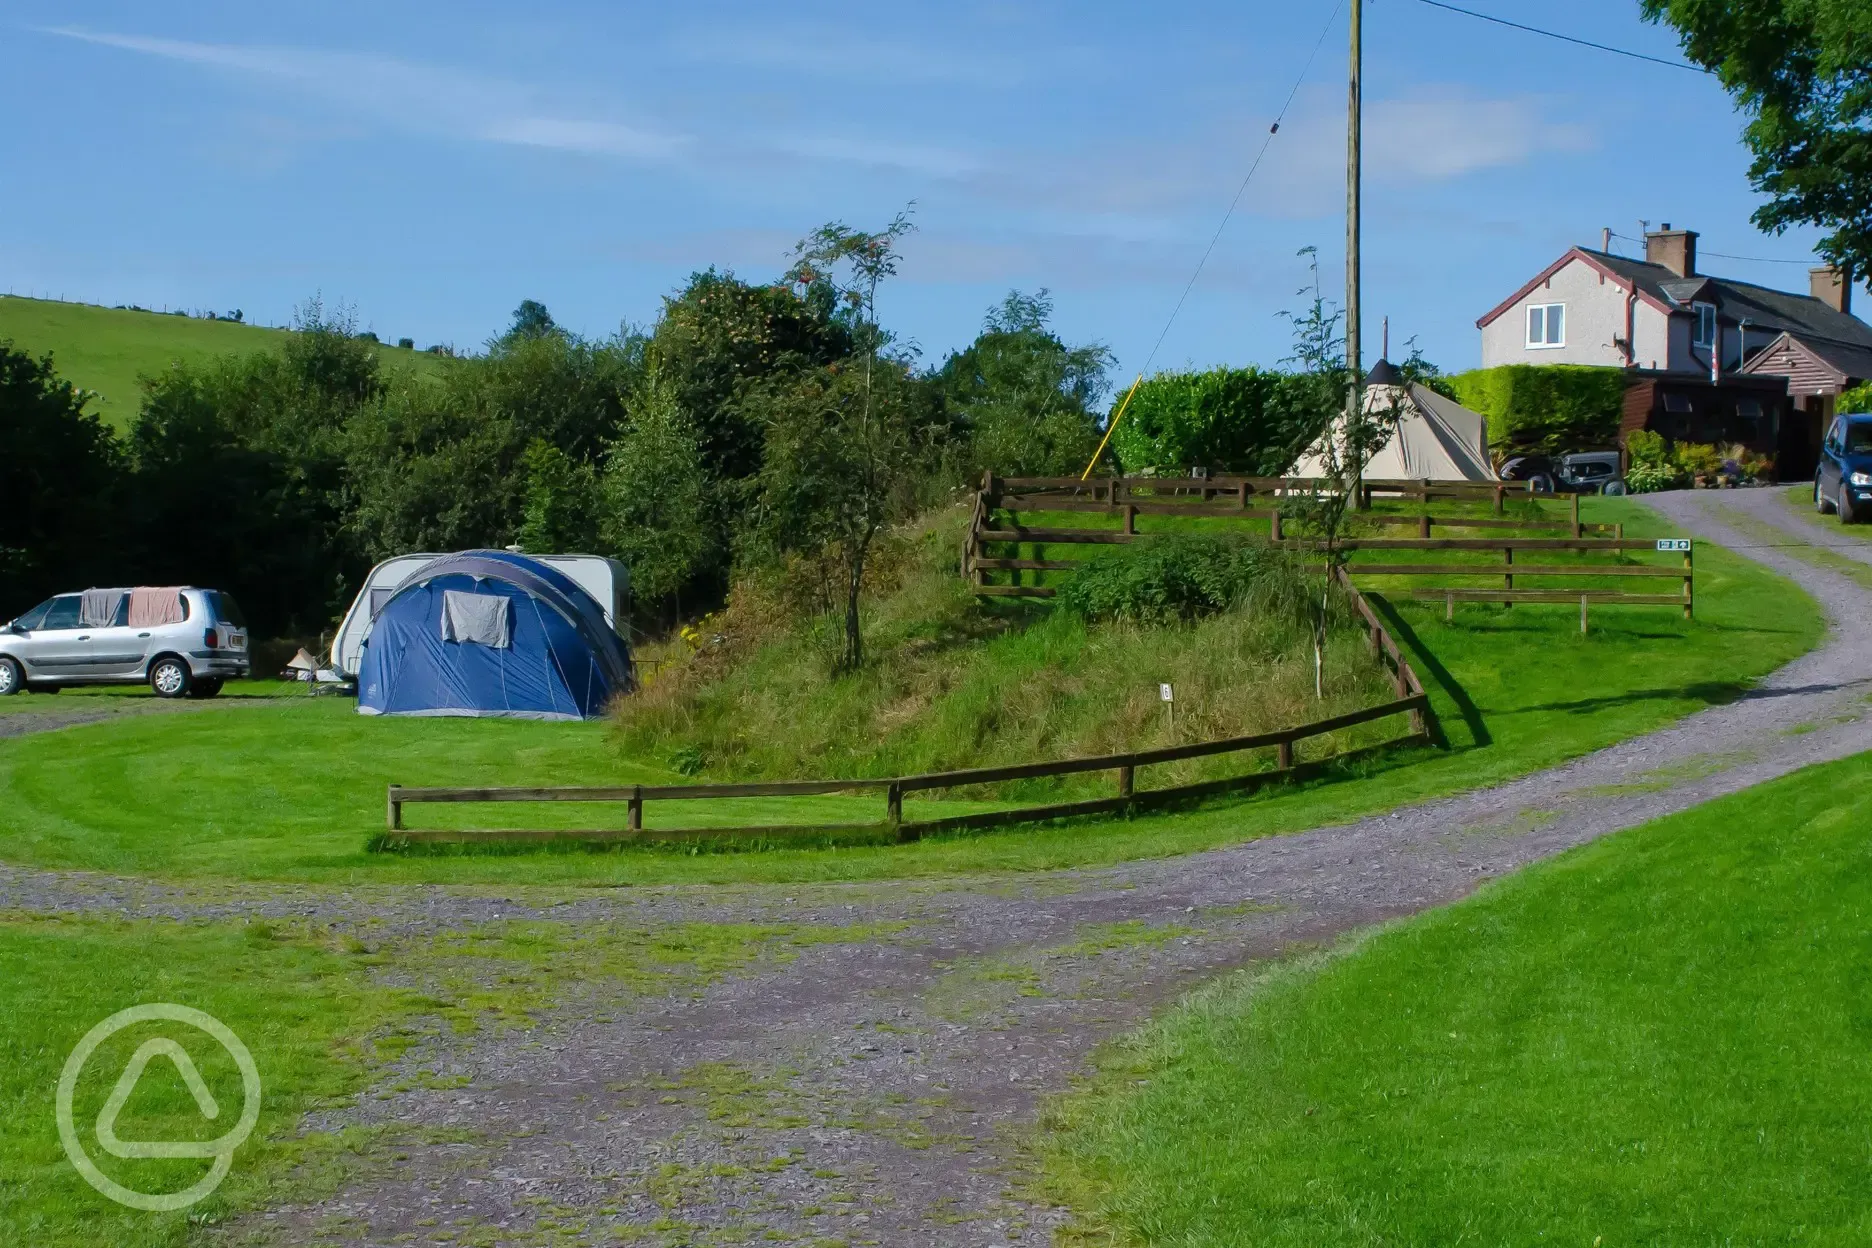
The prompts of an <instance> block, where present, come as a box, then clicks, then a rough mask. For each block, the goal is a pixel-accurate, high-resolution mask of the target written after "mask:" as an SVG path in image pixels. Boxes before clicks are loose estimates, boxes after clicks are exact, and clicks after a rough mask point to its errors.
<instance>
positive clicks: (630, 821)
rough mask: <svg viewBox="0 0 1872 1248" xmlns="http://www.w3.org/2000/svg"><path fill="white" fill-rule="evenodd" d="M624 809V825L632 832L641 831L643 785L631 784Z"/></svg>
mask: <svg viewBox="0 0 1872 1248" xmlns="http://www.w3.org/2000/svg"><path fill="white" fill-rule="evenodd" d="M625 811H626V817H625V821H624V822H625V826H626V827H628V828H629V829H630V830H631V831H633V832H641V831H643V785H641V784H634V785H632V786H631V795H630V800H629V804H628V805H627V806H626V807H625Z"/></svg>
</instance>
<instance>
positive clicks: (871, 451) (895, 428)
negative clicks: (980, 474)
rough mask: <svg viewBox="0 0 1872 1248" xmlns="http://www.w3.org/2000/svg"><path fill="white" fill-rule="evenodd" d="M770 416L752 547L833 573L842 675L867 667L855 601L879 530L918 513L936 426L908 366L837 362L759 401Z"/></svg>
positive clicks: (886, 360)
mask: <svg viewBox="0 0 1872 1248" xmlns="http://www.w3.org/2000/svg"><path fill="white" fill-rule="evenodd" d="M762 397H763V405H764V407H765V409H766V410H767V412H768V425H767V440H766V459H765V462H764V463H763V464H762V467H761V475H760V480H759V484H760V495H759V509H758V513H757V514H758V517H759V527H758V529H757V531H756V534H755V535H754V540H755V542H756V543H758V545H760V546H762V547H765V548H766V549H767V550H769V551H771V552H773V553H778V554H794V555H801V556H804V557H806V558H808V559H816V560H821V561H822V562H823V563H824V564H825V565H827V566H829V567H831V568H832V569H834V570H835V572H836V580H837V584H838V590H837V594H836V597H837V598H838V599H840V600H842V603H843V607H844V616H845V644H844V652H843V655H842V657H841V658H840V661H839V667H840V669H841V670H843V671H855V670H857V669H858V668H859V667H860V666H862V665H863V662H864V640H863V637H862V635H861V633H860V631H859V599H860V595H861V594H862V593H863V590H864V581H865V574H866V572H867V571H868V570H869V565H870V558H871V551H872V547H873V545H874V543H875V542H876V541H877V538H878V536H879V534H881V533H883V532H884V530H885V529H886V528H888V527H889V526H891V525H893V524H896V523H899V522H901V521H902V520H904V519H907V518H908V517H909V516H910V515H912V514H914V512H915V511H916V508H917V505H918V504H919V502H921V501H923V500H922V495H921V489H920V487H921V486H922V484H923V479H922V477H921V475H920V473H921V469H922V466H923V465H924V463H925V462H926V461H927V459H928V458H929V452H930V450H931V449H932V444H933V442H934V441H935V440H936V439H937V438H938V437H940V429H941V422H940V418H939V416H938V414H937V412H936V411H935V409H934V405H933V404H932V403H931V402H930V392H929V390H928V388H927V387H924V386H921V385H919V384H917V380H916V378H915V377H914V376H913V375H912V373H911V371H910V368H909V365H908V363H907V362H906V361H904V360H902V359H900V358H896V357H892V356H883V357H881V358H879V359H878V360H876V361H874V362H873V368H872V369H871V371H870V373H869V375H868V376H867V373H866V370H865V369H864V367H863V366H862V362H860V361H849V362H846V363H841V364H833V365H830V366H828V367H826V368H822V369H818V370H815V371H814V372H812V373H809V374H807V375H806V376H804V377H801V378H798V379H795V380H792V381H790V382H781V383H776V384H774V385H773V386H772V387H770V388H769V389H768V390H767V391H766V392H765V393H764V395H763V396H762Z"/></svg>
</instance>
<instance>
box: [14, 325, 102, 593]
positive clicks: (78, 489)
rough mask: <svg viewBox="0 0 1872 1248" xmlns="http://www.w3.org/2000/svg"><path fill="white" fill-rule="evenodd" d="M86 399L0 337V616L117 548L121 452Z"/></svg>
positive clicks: (80, 584)
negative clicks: (1, 450) (114, 535)
mask: <svg viewBox="0 0 1872 1248" xmlns="http://www.w3.org/2000/svg"><path fill="white" fill-rule="evenodd" d="M85 401H86V400H85V396H84V395H82V394H80V393H79V392H78V390H77V389H76V388H74V387H73V386H72V384H71V383H70V382H69V381H66V380H64V379H63V378H61V377H60V376H59V375H58V373H57V372H56V371H54V369H53V365H52V357H51V356H49V355H47V356H42V357H40V358H37V359H35V358H34V357H32V356H30V355H28V354H27V353H25V352H24V351H20V350H17V349H15V348H14V346H13V344H12V343H11V342H10V341H5V340H0V446H4V447H5V448H6V452H5V454H0V619H5V618H9V617H11V616H13V615H16V614H18V613H19V612H21V611H23V610H25V609H26V608H27V607H30V606H32V605H33V603H35V602H37V601H39V600H40V599H42V598H44V597H46V596H47V595H49V594H53V593H56V592H58V591H60V590H67V589H80V588H84V582H86V581H88V580H89V579H90V578H91V577H92V575H93V574H94V573H97V572H100V571H104V570H105V568H106V567H107V566H108V560H109V556H110V554H111V553H112V552H113V551H115V550H116V548H117V543H116V542H115V541H113V540H111V535H112V533H113V530H114V529H115V527H116V525H115V521H116V511H117V507H118V504H119V502H120V494H121V484H122V480H121V477H122V470H123V456H122V452H121V450H120V448H119V447H118V445H117V441H116V439H115V438H114V437H113V436H112V435H111V431H110V429H109V428H107V427H106V426H105V424H104V422H103V421H101V420H99V419H98V418H97V417H96V416H94V415H92V414H91V413H90V412H87V411H85V410H84V408H85ZM100 565H104V566H100Z"/></svg>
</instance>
